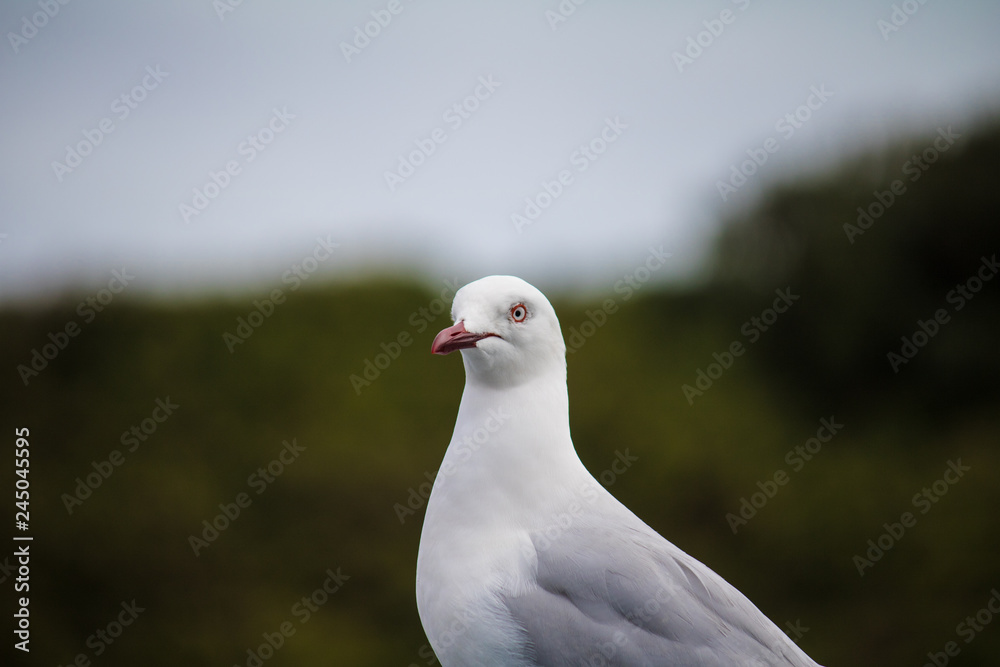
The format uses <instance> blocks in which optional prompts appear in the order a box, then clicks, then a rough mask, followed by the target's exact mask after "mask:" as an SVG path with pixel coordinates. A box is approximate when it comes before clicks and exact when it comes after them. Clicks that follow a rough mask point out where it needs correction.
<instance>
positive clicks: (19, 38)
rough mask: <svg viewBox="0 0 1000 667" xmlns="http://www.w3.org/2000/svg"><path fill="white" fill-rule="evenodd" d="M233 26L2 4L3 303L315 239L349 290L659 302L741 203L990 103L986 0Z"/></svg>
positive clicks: (97, 6) (496, 12) (252, 269)
mask: <svg viewBox="0 0 1000 667" xmlns="http://www.w3.org/2000/svg"><path fill="white" fill-rule="evenodd" d="M236 2H237V0H228V2H227V0H216V2H214V3H213V2H212V0H197V1H194V0H192V1H189V2H168V3H159V2H148V1H147V2H137V1H135V0H129V1H128V2H125V1H124V0H122V1H105V2H70V3H69V4H66V5H61V4H59V3H58V2H57V1H56V0H42V1H41V2H39V1H38V0H36V1H35V2H4V3H3V4H2V5H0V27H2V29H3V32H4V41H3V44H2V45H0V50H2V56H0V77H2V79H0V80H2V82H3V103H2V105H0V114H2V116H0V120H2V123H0V127H2V143H0V155H2V159H3V172H2V179H0V188H2V191H0V234H2V235H3V236H0V299H3V300H6V301H10V300H15V299H21V298H25V297H28V296H31V295H34V294H38V293H54V292H58V291H61V290H65V289H69V288H73V289H85V288H87V289H89V288H92V287H93V286H95V285H100V284H101V283H106V282H107V281H108V280H110V279H111V277H112V270H115V269H117V270H119V271H121V270H122V269H123V268H124V269H126V270H127V271H128V272H131V273H132V274H134V275H135V278H134V280H133V281H132V283H131V285H133V286H134V287H132V289H134V290H135V291H155V292H160V293H173V292H177V293H186V292H189V291H190V290H192V289H203V288H206V287H207V288H208V289H210V290H212V291H219V290H227V289H232V288H239V289H244V290H254V289H260V288H261V287H266V286H267V285H277V284H280V282H281V276H282V274H283V273H284V272H286V271H288V270H290V269H292V268H293V267H294V266H295V265H297V264H300V263H301V262H302V260H304V259H305V258H306V257H307V256H310V255H312V253H313V251H314V249H315V247H316V245H317V243H318V239H323V240H324V241H325V242H326V243H327V244H337V248H336V250H335V251H334V252H333V254H332V256H330V257H329V258H328V259H325V260H324V261H321V262H317V263H316V265H318V266H319V267H320V268H319V271H321V272H332V273H334V274H339V275H344V276H353V275H357V274H358V273H359V272H371V271H379V270H387V267H391V266H401V267H403V268H404V269H407V270H409V269H413V270H417V271H419V272H420V273H421V274H422V275H424V276H425V278H426V279H427V280H428V281H429V282H431V283H433V282H440V281H441V280H442V279H444V278H451V277H458V278H459V280H460V281H462V282H465V281H467V280H471V279H474V278H476V277H479V276H481V275H486V274H490V273H514V274H519V275H522V277H524V278H526V279H528V280H530V281H533V282H539V283H541V284H546V285H559V284H562V285H587V286H589V287H592V288H595V289H608V288H610V285H611V284H613V283H614V281H615V280H618V279H619V278H620V277H621V276H622V275H623V274H626V273H631V272H632V270H633V269H634V268H635V267H637V266H638V265H640V264H641V263H642V262H643V261H644V260H645V258H646V256H647V255H648V254H649V252H650V250H649V248H650V247H654V248H659V247H660V246H661V245H662V246H663V250H664V251H665V252H669V253H672V256H671V258H670V259H669V261H668V262H667V263H666V264H665V265H664V267H663V268H662V269H660V270H659V273H658V275H657V277H658V278H663V279H673V278H684V277H685V276H690V275H691V274H692V272H693V271H695V270H696V269H697V268H698V267H699V266H700V265H701V262H702V261H703V259H704V254H705V250H706V248H707V246H708V242H709V241H710V239H711V235H712V232H713V230H714V229H715V228H716V225H717V223H718V220H719V219H720V217H721V216H722V214H723V213H724V212H725V211H726V210H727V208H728V207H733V208H738V207H742V206H747V205H749V204H750V203H752V201H753V197H754V193H755V192H757V191H758V190H759V189H760V188H761V187H762V186H763V185H765V184H767V183H771V182H774V181H777V180H781V179H783V178H786V177H788V176H790V175H792V174H795V173H799V172H801V171H803V170H813V169H818V168H822V167H823V166H826V165H830V164H833V163H835V162H836V160H837V159H838V157H842V156H843V155H844V154H850V153H854V152H857V151H858V150H860V149H861V148H864V147H866V146H871V145H877V144H879V143H881V142H884V141H886V140H888V139H891V138H893V137H897V136H901V135H905V134H907V133H909V132H915V131H924V130H933V128H935V127H938V126H943V125H947V124H952V125H953V126H955V129H956V130H957V131H961V130H964V129H965V128H966V127H967V126H968V125H969V124H970V123H971V122H972V121H973V119H975V118H980V117H982V116H983V114H984V113H985V111H986V110H987V109H990V108H993V109H996V108H998V107H997V103H998V101H1000V39H998V38H997V36H998V34H1000V3H996V2H992V1H987V0H983V1H979V2H973V1H970V2H964V3H961V4H960V5H959V6H955V5H953V4H948V3H945V2H926V3H925V4H923V5H921V4H919V3H918V2H917V1H916V0H908V1H907V2H904V3H896V5H895V6H896V7H898V8H899V9H897V10H895V15H894V3H893V2H889V1H888V0H886V1H884V2H880V1H871V0H866V1H862V0H844V1H842V2H827V3H802V2H791V1H786V2H780V1H775V2H760V1H757V0H749V1H748V0H739V1H733V0H714V1H712V2H699V3H694V2H687V3H679V2H639V1H638V0H636V1H631V2H610V0H590V1H589V2H584V3H583V4H582V5H580V6H577V5H575V4H574V3H573V2H572V0H563V2H561V3H560V2H558V1H557V0H548V1H541V2H527V1H520V0H504V1H503V2H500V1H497V2H491V3H485V2H468V1H467V2H458V1H435V0H393V1H392V2H390V1H388V0H386V1H382V0H377V1H374V2H371V1H365V2H305V1H298V2H265V1H264V0H243V1H242V2H241V3H239V4H235V3H236ZM234 4H235V6H232V5H234ZM560 7H562V9H563V11H564V12H565V13H566V14H569V15H568V16H563V15H562V14H560V13H559V12H560ZM46 8H48V14H54V15H51V16H49V15H47V14H46V13H45V12H46ZM569 9H573V10H574V11H573V12H572V13H569V11H568V10H569ZM903 10H908V11H909V12H911V13H910V14H905V13H904V11H903ZM394 12H395V13H394ZM904 19H905V22H904ZM893 21H895V23H893ZM880 22H881V23H880ZM381 24H384V25H381ZM897 28H898V29H897ZM366 31H367V33H368V35H366V34H365V32H366ZM698 42H700V44H698ZM803 105H805V106H803ZM796 113H797V114H798V118H796V117H795V114H796ZM786 114H792V115H793V116H792V120H791V121H790V120H785V121H784V122H783V123H779V120H781V119H782V118H784V117H785V116H786ZM792 121H794V122H792ZM768 139H771V140H772V141H771V143H770V144H768V145H769V146H770V147H771V148H772V150H773V149H774V147H775V146H777V149H776V150H773V152H771V153H766V151H764V152H765V153H766V155H767V161H766V162H764V164H762V165H761V166H760V167H759V168H757V170H756V173H754V174H753V175H752V176H750V177H749V178H748V179H747V183H746V185H744V186H742V187H740V188H739V189H736V190H735V191H732V192H728V193H727V200H728V201H726V202H725V203H724V202H723V200H722V196H721V195H720V192H719V188H718V181H720V180H726V179H728V178H729V177H730V176H731V168H732V165H734V164H736V165H739V163H741V162H742V161H744V160H746V159H748V153H747V151H751V153H752V154H754V155H757V156H758V158H760V157H761V156H762V153H761V150H762V147H763V146H764V145H765V142H766V141H767V140H768ZM401 160H402V162H401ZM213 174H214V176H213ZM526 200H528V201H526ZM529 201H530V202H532V203H533V204H534V205H535V206H538V207H539V208H538V209H537V211H536V210H535V209H533V208H532V206H531V205H529ZM543 207H544V208H543ZM536 213H537V215H536ZM515 214H516V215H518V216H521V217H520V218H516V217H515V218H512V216H515ZM320 255H323V256H325V252H322V251H321V252H320ZM307 264H309V265H310V266H312V263H311V261H310V262H307Z"/></svg>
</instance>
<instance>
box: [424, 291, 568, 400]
mask: <svg viewBox="0 0 1000 667" xmlns="http://www.w3.org/2000/svg"><path fill="white" fill-rule="evenodd" d="M451 315H452V319H453V320H454V322H455V324H454V326H451V327H448V328H447V329H444V330H443V331H441V333H439V334H438V335H437V336H436V337H435V338H434V342H433V343H432V344H431V352H433V353H434V354H448V353H449V352H454V351H455V350H461V351H462V358H463V361H464V362H465V370H466V376H467V378H468V379H469V380H470V381H473V382H477V383H480V384H486V385H491V386H510V385H517V384H521V383H522V382H525V381H526V380H529V379H531V378H533V377H535V376H537V375H539V374H542V373H548V372H554V371H561V372H562V373H563V374H565V370H566V345H565V343H564V342H563V337H562V331H561V330H560V328H559V319H558V318H557V317H556V311H555V310H554V309H553V308H552V305H551V304H550V303H549V300H548V299H546V298H545V295H544V294H542V293H541V292H539V291H538V290H537V289H536V288H535V287H533V286H531V285H529V284H528V283H526V282H525V281H523V280H521V279H520V278H515V277H513V276H487V277H486V278H481V279H479V280H477V281H475V282H471V283H469V284H468V285H466V286H465V287H463V288H462V289H460V290H458V292H457V293H456V294H455V301H454V303H453V304H452V308H451Z"/></svg>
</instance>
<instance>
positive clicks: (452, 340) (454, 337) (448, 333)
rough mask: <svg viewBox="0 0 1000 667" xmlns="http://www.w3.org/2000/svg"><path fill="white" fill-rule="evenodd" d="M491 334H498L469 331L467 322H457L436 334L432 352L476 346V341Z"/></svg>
mask: <svg viewBox="0 0 1000 667" xmlns="http://www.w3.org/2000/svg"><path fill="white" fill-rule="evenodd" d="M490 336H496V334H493V333H469V332H468V331H466V330H465V322H457V323H456V324H455V325H454V326H450V327H448V328H447V329H443V330H442V331H441V333H439V334H438V335H437V336H434V342H433V343H431V354H448V353H449V352H454V351H455V350H463V349H465V348H469V347H475V346H476V343H478V342H479V341H481V340H482V339H484V338H489V337H490Z"/></svg>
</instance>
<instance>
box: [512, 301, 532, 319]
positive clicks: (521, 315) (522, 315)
mask: <svg viewBox="0 0 1000 667" xmlns="http://www.w3.org/2000/svg"><path fill="white" fill-rule="evenodd" d="M527 317H528V309H527V307H525V305H524V304H523V303H519V304H517V305H516V306H513V307H512V308H511V309H510V318H511V319H512V320H514V321H515V322H523V321H524V320H525V319H527Z"/></svg>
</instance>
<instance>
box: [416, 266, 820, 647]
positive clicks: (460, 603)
mask: <svg viewBox="0 0 1000 667" xmlns="http://www.w3.org/2000/svg"><path fill="white" fill-rule="evenodd" d="M451 315H452V319H453V321H454V323H455V324H454V325H453V326H450V327H448V328H446V329H444V330H443V331H441V332H440V333H439V334H438V335H437V336H436V337H435V338H434V342H433V343H432V345H431V352H432V353H434V354H442V355H444V354H449V353H450V352H454V351H455V350H460V351H461V353H462V361H463V362H464V365H465V376H466V382H465V390H464V393H463V394H462V402H461V405H460V406H459V408H458V418H457V420H456V423H455V431H454V434H453V436H452V439H451V442H450V444H449V445H448V449H447V451H446V452H445V455H444V460H443V461H442V463H441V467H440V468H439V470H438V473H437V477H436V478H435V481H434V485H433V487H432V491H431V495H430V499H429V501H428V503H427V512H426V516H425V518H424V525H423V530H422V532H421V535H420V547H419V552H418V555H417V578H416V596H417V608H418V611H419V613H420V620H421V623H422V624H423V627H424V630H425V632H426V633H427V637H428V639H429V640H430V645H431V648H432V649H433V650H434V653H435V654H436V656H437V658H438V660H439V661H440V663H441V665H442V667H474V666H475V667H478V666H484V667H485V666H491V667H492V666H495V667H501V666H502V667H543V666H544V667H570V666H573V667H578V666H581V667H590V666H591V665H594V666H597V665H602V666H611V665H614V666H618V667H638V666H639V665H644V666H666V665H718V666H722V665H726V666H735V665H739V666H748V667H749V666H753V667H774V666H776V665H781V666H793V667H807V666H814V667H818V665H817V663H816V662H814V661H813V660H811V659H810V658H809V656H807V655H806V654H805V653H804V652H803V651H802V650H801V649H800V648H799V647H798V646H796V645H795V643H794V642H792V641H791V639H789V638H788V636H787V635H785V634H784V633H783V632H782V631H781V630H780V629H779V628H778V627H777V626H776V625H775V624H774V623H772V622H771V621H770V620H769V619H768V618H767V617H766V616H764V614H763V613H761V612H760V610H758V609H757V607H755V606H754V605H753V603H752V602H750V600H748V599H747V598H746V597H745V596H744V595H743V594H742V593H740V592H739V591H738V590H736V588H734V587H733V586H732V585H730V584H729V583H728V582H727V581H725V580H724V579H723V578H722V577H720V576H719V575H718V574H716V573H715V572H713V571H712V570H710V569H709V568H708V567H707V566H705V565H703V564H702V563H701V562H699V561H698V560H696V559H694V558H692V557H691V556H689V555H688V554H686V553H685V552H683V551H682V550H680V549H679V548H677V547H676V546H674V545H673V544H672V543H670V542H668V541H667V540H666V539H664V538H663V537H661V536H660V535H659V534H658V533H657V532H656V531H654V530H653V529H652V528H650V527H649V526H647V525H646V524H645V523H644V522H643V521H642V520H641V519H639V518H638V517H637V516H636V515H635V514H633V513H632V512H631V511H630V510H629V509H628V508H627V507H625V506H624V505H623V504H621V503H620V502H619V501H618V500H617V499H615V498H614V496H612V495H611V494H610V493H608V491H607V490H606V489H605V488H604V487H603V486H602V485H601V484H599V483H598V482H597V480H595V479H594V477H593V476H592V475H591V474H590V473H589V472H588V471H587V469H586V468H585V467H584V465H583V463H582V462H581V461H580V458H579V456H578V455H577V453H576V450H575V449H574V447H573V441H572V439H571V438H570V428H569V398H568V392H567V389H566V346H565V343H564V342H563V337H562V332H561V330H560V328H559V320H558V318H557V317H556V313H555V310H554V309H553V308H552V305H551V304H550V303H549V301H548V299H546V298H545V296H544V295H543V294H542V293H541V292H540V291H539V290H538V289H536V288H535V287H533V286H531V285H530V284H528V283H527V282H525V281H523V280H521V279H520V278H516V277H513V276H488V277H486V278H482V279H480V280H477V281H475V282H472V283H469V284H468V285H465V286H464V287H462V288H461V289H460V290H459V291H458V292H457V293H456V294H455V299H454V303H453V305H452V312H451Z"/></svg>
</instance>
